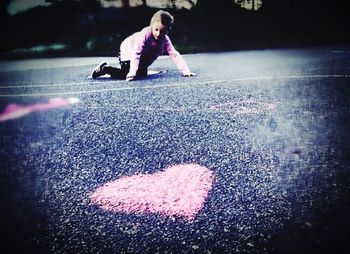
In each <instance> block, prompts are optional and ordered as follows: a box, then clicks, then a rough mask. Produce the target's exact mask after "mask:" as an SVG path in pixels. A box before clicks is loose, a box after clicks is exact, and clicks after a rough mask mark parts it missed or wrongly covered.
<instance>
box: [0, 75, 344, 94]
mask: <svg viewBox="0 0 350 254" xmlns="http://www.w3.org/2000/svg"><path fill="white" fill-rule="evenodd" d="M300 78H350V75H349V74H344V75H341V74H334V75H333V74H332V75H289V76H260V77H246V78H235V79H221V80H206V81H198V82H185V83H172V84H168V85H149V86H137V87H135V86H131V85H130V86H127V87H114V88H106V89H94V90H83V91H73V92H57V93H23V94H0V97H37V96H57V95H75V94H91V93H102V92H112V91H126V90H140V89H142V90H143V89H155V88H178V87H186V86H191V85H203V84H204V85H209V84H218V83H224V82H238V81H250V80H269V79H271V80H273V79H300ZM121 82H125V83H129V82H126V81H121ZM80 84H84V82H81V83H80ZM85 84H91V82H86V83H85ZM129 84H132V82H130V83H129Z"/></svg>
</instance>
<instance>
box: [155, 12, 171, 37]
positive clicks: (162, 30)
mask: <svg viewBox="0 0 350 254" xmlns="http://www.w3.org/2000/svg"><path fill="white" fill-rule="evenodd" d="M173 23H174V17H173V16H172V15H171V14H170V13H169V12H167V11H162V10H160V11H157V12H156V13H155V14H154V15H153V16H152V19H151V27H152V34H153V37H154V38H155V39H156V40H158V39H159V38H160V37H161V36H164V35H165V34H166V33H167V32H168V31H169V30H170V29H171V26H172V25H173Z"/></svg>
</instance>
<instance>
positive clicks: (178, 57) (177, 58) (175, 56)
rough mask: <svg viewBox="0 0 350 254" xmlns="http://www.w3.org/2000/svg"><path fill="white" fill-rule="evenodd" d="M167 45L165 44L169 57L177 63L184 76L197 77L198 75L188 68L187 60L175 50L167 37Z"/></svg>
mask: <svg viewBox="0 0 350 254" xmlns="http://www.w3.org/2000/svg"><path fill="white" fill-rule="evenodd" d="M165 39H166V44H165V49H166V51H167V52H168V54H169V56H170V57H171V58H172V59H173V61H174V62H175V64H176V66H177V68H178V69H179V70H180V72H181V73H182V75H183V76H185V77H192V76H196V75H197V74H195V73H193V72H191V71H190V69H189V68H188V66H187V64H186V62H185V60H184V59H183V57H182V56H181V55H180V53H179V52H178V51H177V50H176V49H175V48H174V46H173V44H172V42H171V40H170V38H169V37H168V36H166V38H165Z"/></svg>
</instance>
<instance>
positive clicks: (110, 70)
mask: <svg viewBox="0 0 350 254" xmlns="http://www.w3.org/2000/svg"><path fill="white" fill-rule="evenodd" d="M119 63H120V68H116V67H112V66H105V67H104V68H103V72H104V73H105V74H109V75H111V78H114V79H125V78H126V75H127V74H128V73H129V70H130V61H120V60H119ZM136 76H137V77H146V76H147V68H139V69H138V70H137V73H136Z"/></svg>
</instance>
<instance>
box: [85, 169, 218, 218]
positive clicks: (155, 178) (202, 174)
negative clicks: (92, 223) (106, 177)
mask: <svg viewBox="0 0 350 254" xmlns="http://www.w3.org/2000/svg"><path fill="white" fill-rule="evenodd" d="M213 180H214V175H213V173H212V171H211V170H209V169H208V168H206V167H203V166H200V165H198V164H180V165H175V166H172V167H168V168H166V169H165V170H163V171H160V172H157V173H154V174H137V175H133V176H125V177H121V178H119V179H117V180H114V181H111V182H109V183H106V184H104V185H103V186H101V187H99V188H97V190H96V191H95V192H94V193H92V194H91V196H90V198H91V201H92V202H93V203H94V204H96V205H99V206H100V207H101V208H102V209H105V210H108V211H112V212H124V213H144V214H147V213H157V214H161V215H166V216H178V217H183V218H185V219H187V220H190V221H191V220H193V219H194V218H195V216H196V214H197V213H198V212H199V211H200V210H201V209H202V208H203V206H204V202H205V199H206V198H207V196H208V192H209V191H210V189H211V187H212V183H213Z"/></svg>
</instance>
